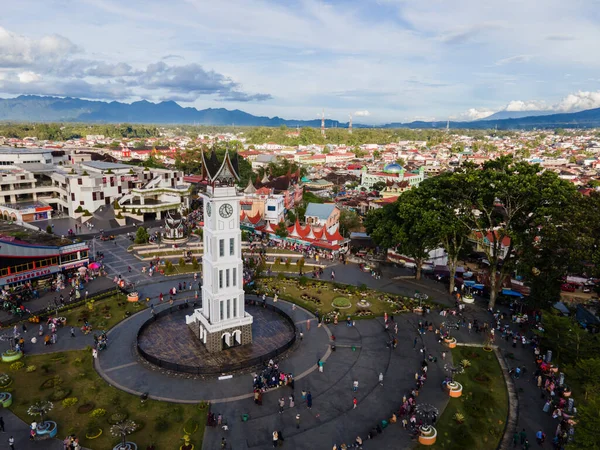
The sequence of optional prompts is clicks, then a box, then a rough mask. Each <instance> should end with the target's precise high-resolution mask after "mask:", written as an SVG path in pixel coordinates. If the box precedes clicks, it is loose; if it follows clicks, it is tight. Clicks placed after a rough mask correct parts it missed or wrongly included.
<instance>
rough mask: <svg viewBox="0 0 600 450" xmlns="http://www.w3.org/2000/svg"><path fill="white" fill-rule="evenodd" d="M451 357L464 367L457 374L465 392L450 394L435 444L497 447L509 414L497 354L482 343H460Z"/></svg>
mask: <svg viewBox="0 0 600 450" xmlns="http://www.w3.org/2000/svg"><path fill="white" fill-rule="evenodd" d="M452 360H453V361H454V365H455V366H456V367H459V366H462V368H463V369H462V373H457V374H455V375H454V380H455V381H457V382H458V383H460V384H461V385H462V396H460V397H459V398H450V400H449V403H448V406H446V409H445V410H444V412H443V413H442V415H441V416H440V418H439V420H438V421H437V423H436V424H435V427H436V429H437V443H436V444H435V445H434V446H433V448H437V449H446V450H447V449H457V450H459V449H460V450H464V449H470V450H488V449H493V448H497V447H498V443H499V442H500V439H501V438H502V435H503V433H504V428H505V424H506V420H507V416H508V393H507V391H506V384H505V381H504V376H503V374H502V369H501V367H500V364H499V363H498V360H497V359H496V355H495V354H494V353H493V352H488V351H485V350H484V349H482V348H480V347H462V346H458V347H456V348H454V349H452Z"/></svg>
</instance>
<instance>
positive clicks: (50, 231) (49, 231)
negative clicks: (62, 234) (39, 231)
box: [46, 225, 52, 234]
mask: <svg viewBox="0 0 600 450" xmlns="http://www.w3.org/2000/svg"><path fill="white" fill-rule="evenodd" d="M46 233H48V234H52V225H47V226H46Z"/></svg>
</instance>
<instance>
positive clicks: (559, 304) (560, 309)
mask: <svg viewBox="0 0 600 450" xmlns="http://www.w3.org/2000/svg"><path fill="white" fill-rule="evenodd" d="M552 306H553V308H554V309H556V310H558V312H560V313H561V314H564V315H565V316H568V315H569V308H567V307H566V306H565V304H564V303H563V302H556V303H555V304H554V305H552Z"/></svg>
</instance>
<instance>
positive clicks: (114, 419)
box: [108, 411, 128, 425]
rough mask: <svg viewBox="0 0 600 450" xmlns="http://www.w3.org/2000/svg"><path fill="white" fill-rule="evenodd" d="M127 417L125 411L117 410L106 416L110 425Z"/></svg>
mask: <svg viewBox="0 0 600 450" xmlns="http://www.w3.org/2000/svg"><path fill="white" fill-rule="evenodd" d="M127 417H128V415H127V413H126V412H125V411H119V412H116V413H113V414H111V415H110V417H109V418H108V423H110V424H111V425H114V424H116V423H119V422H123V421H124V420H127Z"/></svg>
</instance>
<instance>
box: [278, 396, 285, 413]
mask: <svg viewBox="0 0 600 450" xmlns="http://www.w3.org/2000/svg"><path fill="white" fill-rule="evenodd" d="M284 406H285V399H284V398H283V397H281V398H280V399H279V414H283V407H284Z"/></svg>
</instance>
